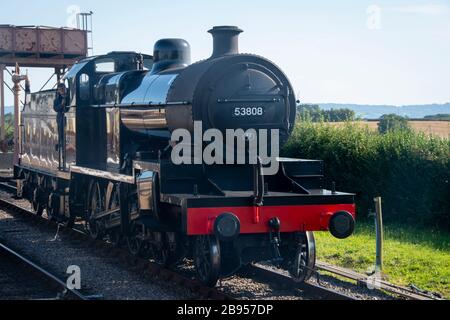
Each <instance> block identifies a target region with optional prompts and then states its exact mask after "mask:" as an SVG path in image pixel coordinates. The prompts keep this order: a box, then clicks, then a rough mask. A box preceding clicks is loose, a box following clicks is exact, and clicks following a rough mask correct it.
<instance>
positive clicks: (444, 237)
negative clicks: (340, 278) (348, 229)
mask: <svg viewBox="0 0 450 320" xmlns="http://www.w3.org/2000/svg"><path fill="white" fill-rule="evenodd" d="M384 238H385V241H384V267H383V273H384V274H385V275H386V276H387V280H388V281H390V282H392V283H395V284H399V285H404V286H407V285H409V284H414V285H415V286H417V287H419V288H421V289H423V290H429V291H432V292H439V293H440V294H442V295H443V296H444V297H445V298H446V299H450V235H449V234H448V233H444V232H433V231H429V230H421V229H416V228H412V227H405V226H400V225H389V226H385V237H384ZM316 241H317V253H318V259H319V260H321V261H325V262H329V263H332V264H335V265H338V266H341V267H346V268H349V269H352V270H355V271H358V272H360V273H366V272H368V271H369V270H371V269H372V270H373V268H374V265H375V231H374V225H373V223H368V222H363V223H361V222H360V223H358V224H357V228H356V232H355V235H353V236H352V237H350V238H348V239H345V240H338V239H335V238H334V237H333V236H331V235H330V234H329V233H316Z"/></svg>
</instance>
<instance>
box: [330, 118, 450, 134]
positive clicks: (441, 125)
mask: <svg viewBox="0 0 450 320" xmlns="http://www.w3.org/2000/svg"><path fill="white" fill-rule="evenodd" d="M358 123H360V124H361V125H367V126H368V127H369V128H370V129H373V130H377V129H378V122H377V121H360V122H358ZM330 124H332V125H338V126H339V125H343V124H344V122H334V123H330ZM409 124H410V125H411V127H412V128H413V129H414V130H416V131H420V132H424V133H427V134H434V135H437V136H440V137H443V138H448V137H449V136H450V121H410V122H409Z"/></svg>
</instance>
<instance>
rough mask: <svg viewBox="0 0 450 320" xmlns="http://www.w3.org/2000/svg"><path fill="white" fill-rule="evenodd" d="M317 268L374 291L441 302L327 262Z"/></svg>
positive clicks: (432, 297)
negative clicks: (371, 288)
mask: <svg viewBox="0 0 450 320" xmlns="http://www.w3.org/2000/svg"><path fill="white" fill-rule="evenodd" d="M316 268H317V269H318V270H322V271H326V272H329V273H332V274H335V275H338V276H341V277H344V278H347V279H351V280H354V281H356V282H357V283H358V284H360V285H364V286H368V287H373V288H374V289H378V290H384V291H387V292H389V293H392V294H396V295H399V296H402V297H405V298H408V299H412V300H441V299H440V298H439V297H436V296H434V295H429V294H425V293H423V292H420V291H417V290H413V289H410V288H406V287H402V286H399V285H396V284H392V283H389V282H387V281H385V280H383V279H377V278H375V277H368V276H366V275H363V274H360V273H357V272H355V271H353V270H349V269H346V268H342V267H338V266H334V265H331V264H328V263H325V262H319V261H318V262H317V263H316Z"/></svg>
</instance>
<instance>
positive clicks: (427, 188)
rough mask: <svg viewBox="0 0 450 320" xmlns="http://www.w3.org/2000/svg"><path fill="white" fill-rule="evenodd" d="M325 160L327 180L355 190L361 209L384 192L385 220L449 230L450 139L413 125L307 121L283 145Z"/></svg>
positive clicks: (289, 153)
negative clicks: (382, 130)
mask: <svg viewBox="0 0 450 320" xmlns="http://www.w3.org/2000/svg"><path fill="white" fill-rule="evenodd" d="M282 155H283V156H286V157H294V158H305V159H322V160H324V161H325V168H326V169H325V172H326V180H325V185H326V186H328V187H330V186H331V183H332V181H334V182H336V186H337V188H338V190H339V191H346V192H352V193H355V194H356V201H357V206H358V214H359V216H360V217H363V218H364V217H367V215H368V213H369V212H370V211H373V208H374V202H373V198H374V197H376V196H381V197H383V213H384V219H385V220H386V221H388V222H389V221H392V222H400V223H406V224H408V225H416V226H433V227H438V228H439V229H446V230H450V188H449V180H450V143H449V140H448V139H442V138H439V137H435V136H429V135H426V134H423V133H417V132H414V131H408V130H406V131H392V132H388V133H386V134H379V133H378V132H374V131H372V130H370V129H369V128H367V127H364V126H361V125H359V124H357V123H352V122H349V123H347V124H345V125H342V126H332V125H330V124H327V123H310V122H303V123H300V124H298V125H297V126H296V128H295V129H294V132H293V135H292V137H291V139H290V140H289V142H288V143H287V145H286V146H285V147H284V150H282Z"/></svg>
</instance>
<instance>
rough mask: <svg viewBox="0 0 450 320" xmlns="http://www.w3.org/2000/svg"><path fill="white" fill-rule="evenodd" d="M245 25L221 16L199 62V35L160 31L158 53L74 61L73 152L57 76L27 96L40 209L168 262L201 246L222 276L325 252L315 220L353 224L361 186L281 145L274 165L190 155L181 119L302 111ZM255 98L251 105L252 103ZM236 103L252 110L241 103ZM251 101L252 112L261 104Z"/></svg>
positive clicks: (70, 84)
mask: <svg viewBox="0 0 450 320" xmlns="http://www.w3.org/2000/svg"><path fill="white" fill-rule="evenodd" d="M241 32H242V30H240V29H238V28H237V27H228V26H222V27H214V28H213V29H212V30H210V33H211V34H212V35H213V38H214V50H213V55H212V56H211V57H210V58H208V59H206V60H203V61H200V62H197V63H194V64H191V63H190V46H189V44H188V43H187V42H186V41H185V40H182V39H163V40H159V41H158V42H157V43H156V44H155V48H154V54H153V56H150V55H143V54H138V53H134V52H111V53H109V54H107V55H102V56H95V57H89V58H86V59H84V60H82V61H79V62H78V63H77V64H75V65H74V66H73V67H72V68H71V69H70V70H69V71H68V72H67V73H66V75H65V77H64V81H65V83H66V86H67V88H68V92H69V93H70V111H69V112H67V113H66V123H65V143H64V144H63V145H64V150H63V157H62V158H61V157H59V156H58V150H57V149H55V145H56V144H57V143H58V131H57V124H56V113H55V112H54V111H53V100H54V99H55V94H56V91H55V90H50V91H42V92H37V93H33V94H29V95H28V96H27V101H28V103H27V104H26V105H25V107H24V110H23V112H22V115H21V124H22V139H21V146H20V150H21V157H20V162H19V164H18V165H16V166H15V178H16V179H17V181H18V196H22V197H24V198H27V199H29V200H30V201H31V202H32V204H33V208H34V209H35V211H36V213H37V214H39V215H42V214H43V211H44V210H46V212H47V216H48V217H49V218H50V219H55V220H58V221H60V222H62V223H66V224H67V225H69V226H70V225H73V224H74V223H83V224H84V225H85V227H86V229H87V230H88V231H89V233H90V234H91V236H92V237H94V238H96V239H102V238H108V239H109V241H111V242H112V243H114V244H115V245H121V244H125V243H126V245H127V247H128V249H129V251H130V252H131V253H132V254H134V255H143V256H147V257H149V258H151V259H154V260H155V261H156V262H158V263H161V264H164V265H172V264H175V263H177V262H178V261H180V260H182V259H183V258H186V257H187V258H192V259H193V261H194V265H195V269H196V273H197V276H198V278H199V280H201V281H202V282H204V283H206V284H208V285H211V286H213V285H215V284H216V282H217V280H218V279H219V278H220V277H224V276H229V275H231V274H233V273H235V272H236V271H237V270H238V269H239V268H241V267H242V266H244V265H246V264H249V263H253V262H261V261H269V262H271V263H273V264H274V265H276V266H278V267H281V268H284V269H285V270H288V271H289V272H290V273H291V274H292V275H293V276H294V277H295V278H297V279H298V280H299V281H303V280H305V279H307V278H308V277H310V276H311V273H312V271H313V269H314V264H315V242H314V236H313V232H314V231H327V230H329V231H330V232H331V233H332V234H333V235H334V236H335V237H337V238H346V237H348V236H350V235H351V234H352V233H353V229H354V218H355V205H354V195H352V194H348V193H340V192H336V191H334V190H333V191H330V190H325V189H324V187H323V163H322V162H321V161H316V160H300V159H283V158H277V161H278V165H279V167H280V169H279V171H278V173H277V174H276V175H270V176H268V175H264V168H263V165H262V164H261V162H260V161H258V162H257V164H235V165H231V164H213V165H206V164H204V163H202V164H195V162H194V164H181V165H176V164H174V163H173V161H172V159H171V156H170V154H171V150H172V149H173V148H174V145H175V143H174V142H173V141H171V133H172V132H173V131H174V130H176V129H180V128H181V129H186V130H188V131H189V132H193V131H194V122H195V121H199V122H201V123H202V127H203V130H207V129H212V128H214V129H218V130H220V131H221V132H225V130H227V129H243V130H248V129H277V130H279V137H280V144H281V145H282V144H283V143H285V142H286V141H287V139H288V138H289V136H290V134H291V132H292V130H293V127H294V124H295V119H296V100H295V96H294V94H293V90H292V87H291V84H290V83H289V80H288V79H287V77H286V76H285V75H284V73H283V72H282V71H281V70H280V69H279V68H278V67H277V66H275V65H274V64H273V63H272V62H270V61H269V60H267V59H265V58H263V57H260V56H256V55H252V54H240V53H239V52H238V36H239V34H240V33H241ZM246 109H249V110H250V112H248V113H247V112H246V111H245V110H246ZM240 110H243V111H242V112H240ZM253 110H255V112H253Z"/></svg>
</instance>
